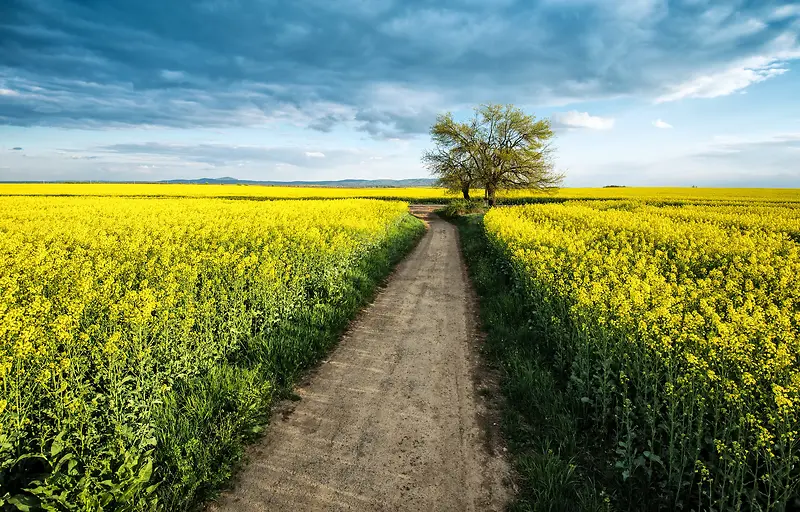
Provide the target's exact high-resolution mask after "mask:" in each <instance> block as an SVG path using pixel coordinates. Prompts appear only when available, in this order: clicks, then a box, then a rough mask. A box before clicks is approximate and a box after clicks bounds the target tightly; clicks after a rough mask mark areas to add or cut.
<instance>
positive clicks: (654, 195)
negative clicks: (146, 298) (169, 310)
mask: <svg viewBox="0 0 800 512" xmlns="http://www.w3.org/2000/svg"><path fill="white" fill-rule="evenodd" d="M7 195H51V196H62V195H63V196H153V197H224V198H250V199H336V198H373V199H388V200H403V201H408V202H412V203H445V202H448V201H451V200H453V199H458V198H460V197H461V194H451V193H448V192H447V191H446V190H445V189H442V188H425V187H414V188H335V187H279V186H260V185H190V184H168V183H138V184H129V183H0V196H7ZM471 196H472V197H473V198H476V199H481V198H482V197H483V191H482V190H473V191H472V192H471ZM498 197H499V201H500V202H503V203H508V204H514V203H526V202H548V201H564V200H572V199H584V200H588V199H638V200H648V201H655V200H657V201H662V202H673V203H686V202H690V203H692V202H698V201H700V202H704V201H713V202H717V201H728V202H737V201H738V202H742V201H744V202H749V201H759V202H789V203H797V202H800V190H798V189H768V188H764V189H755V188H749V189H747V188H726V189H720V188H685V187H684V188H677V187H673V188H670V187H658V188H646V187H631V188H627V187H610V188H562V189H560V190H558V191H556V192H553V193H541V192H531V191H528V190H511V191H503V192H501V193H500V194H499V195H498Z"/></svg>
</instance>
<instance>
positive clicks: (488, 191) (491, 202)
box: [486, 187, 495, 208]
mask: <svg viewBox="0 0 800 512" xmlns="http://www.w3.org/2000/svg"><path fill="white" fill-rule="evenodd" d="M494 192H495V191H494V188H490V187H487V188H486V195H487V197H488V198H489V208H491V207H492V206H494Z"/></svg>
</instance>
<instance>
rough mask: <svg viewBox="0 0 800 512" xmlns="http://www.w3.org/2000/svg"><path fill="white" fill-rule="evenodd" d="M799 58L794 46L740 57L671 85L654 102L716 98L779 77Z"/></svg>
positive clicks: (799, 53)
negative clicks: (714, 69)
mask: <svg viewBox="0 0 800 512" xmlns="http://www.w3.org/2000/svg"><path fill="white" fill-rule="evenodd" d="M796 58H800V47H798V46H796V45H795V46H794V47H793V48H791V49H787V50H784V51H781V52H777V53H775V54H774V55H761V56H756V57H751V58H748V59H744V60H741V61H739V62H737V63H735V64H733V65H731V66H730V67H728V68H726V69H723V70H721V71H715V72H711V73H707V74H704V75H699V76H696V77H694V78H692V79H690V80H687V81H685V82H683V83H680V84H678V85H676V86H673V87H671V88H670V89H671V90H670V92H667V93H665V94H662V95H661V96H659V97H657V98H656V100H655V102H656V103H666V102H670V101H677V100H682V99H685V98H717V97H719V96H728V95H730V94H733V93H735V92H739V91H743V90H744V89H746V88H747V87H749V86H751V85H753V84H757V83H759V82H763V81H764V80H768V79H770V78H773V77H776V76H780V75H782V74H784V73H786V72H787V71H788V70H789V69H788V67H787V66H786V63H787V61H789V60H792V59H796Z"/></svg>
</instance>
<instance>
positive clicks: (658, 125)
mask: <svg viewBox="0 0 800 512" xmlns="http://www.w3.org/2000/svg"><path fill="white" fill-rule="evenodd" d="M653 126H655V127H656V128H662V129H668V128H672V125H671V124H669V123H668V122H666V121H662V120H661V119H656V120H655V121H653Z"/></svg>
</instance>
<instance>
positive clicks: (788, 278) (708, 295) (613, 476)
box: [484, 189, 800, 510]
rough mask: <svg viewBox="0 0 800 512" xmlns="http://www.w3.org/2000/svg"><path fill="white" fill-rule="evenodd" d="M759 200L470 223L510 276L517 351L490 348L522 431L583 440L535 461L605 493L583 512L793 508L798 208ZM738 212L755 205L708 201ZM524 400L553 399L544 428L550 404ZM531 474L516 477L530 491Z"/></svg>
mask: <svg viewBox="0 0 800 512" xmlns="http://www.w3.org/2000/svg"><path fill="white" fill-rule="evenodd" d="M688 190H693V189H687V191H688ZM761 193H762V191H745V192H744V193H743V192H741V191H723V192H722V193H721V194H718V195H717V197H718V199H720V201H718V202H711V203H707V202H706V201H702V203H703V204H700V205H696V204H691V202H687V204H683V205H682V206H670V205H667V206H664V201H663V200H664V197H663V196H661V195H659V196H650V197H648V199H649V201H648V200H624V201H570V202H568V203H564V204H542V205H525V206H510V207H503V208H495V209H493V210H491V211H490V212H489V213H488V214H486V216H485V219H484V225H485V233H486V237H487V241H488V244H489V246H490V247H491V248H492V250H493V251H494V253H495V254H496V256H497V257H498V258H499V259H501V260H505V261H506V262H507V264H508V267H507V268H508V272H507V274H508V277H509V280H510V283H511V284H510V285H509V286H511V287H513V288H512V291H511V292H508V297H509V299H508V300H507V302H506V304H509V302H513V303H514V304H513V305H512V306H510V307H509V309H508V311H511V310H512V309H514V308H516V310H517V313H516V314H517V315H520V314H521V315H524V318H525V324H524V325H522V326H520V329H521V330H522V331H524V333H523V334H521V335H519V336H518V338H517V341H516V344H517V346H516V347H515V348H514V350H511V351H509V349H508V347H504V348H503V349H502V350H505V358H506V359H505V360H504V364H505V365H506V369H507V371H508V377H507V378H508V379H509V382H510V384H508V386H510V387H509V390H508V393H509V397H510V399H511V400H512V401H515V402H516V405H515V406H514V407H515V408H516V410H517V411H519V412H520V415H521V416H522V417H523V418H525V420H524V421H527V423H528V425H529V426H530V425H535V424H537V423H536V422H537V421H541V420H538V419H537V418H536V417H537V416H539V415H541V416H549V417H550V418H558V417H560V418H562V419H563V420H564V422H565V423H564V425H569V426H568V427H564V428H563V430H564V431H567V430H568V431H578V432H581V433H582V434H581V435H579V436H578V439H577V440H576V439H575V434H572V433H570V434H564V435H563V436H561V437H559V436H558V435H556V436H551V437H550V438H549V440H548V441H547V443H549V444H548V445H547V446H548V448H547V449H546V451H548V452H549V451H550V450H554V451H556V452H558V451H559V450H563V451H564V454H566V455H565V456H566V458H569V457H577V458H575V459H574V460H573V461H572V462H570V466H571V467H573V468H574V464H573V462H575V461H580V462H579V463H578V464H579V465H583V466H584V469H586V473H587V475H588V476H587V479H589V480H590V479H591V478H594V479H596V481H599V482H611V484H610V486H609V487H607V488H606V490H608V489H616V492H614V491H608V493H607V494H604V493H605V492H606V491H605V490H604V491H602V492H599V493H598V492H597V488H596V487H594V488H592V489H590V491H591V492H588V493H584V495H583V498H586V496H588V495H590V494H592V493H594V494H595V496H594V498H591V499H589V501H592V500H593V499H595V498H597V499H595V501H596V503H595V505H597V503H602V501H603V500H602V499H601V498H602V496H604V495H605V496H606V499H607V497H608V495H611V494H616V499H617V500H619V501H621V502H623V503H624V502H626V501H627V502H628V503H629V504H630V503H633V504H634V505H633V506H634V508H636V503H637V501H636V500H637V499H640V500H641V499H642V496H646V497H647V501H644V502H638V503H639V505H638V506H647V507H649V508H650V509H655V508H661V509H664V510H674V509H678V508H682V509H684V510H690V509H694V510H697V509H698V508H699V509H702V510H741V509H747V510H784V509H785V508H786V507H787V506H792V504H793V506H796V505H797V502H796V499H797V497H798V491H799V489H798V482H800V470H799V469H798V467H800V466H798V462H800V438H798V427H799V426H800V340H798V327H799V325H798V324H800V314H798V311H799V310H800V250H799V249H798V245H797V241H798V234H799V233H800V231H798V219H800V208H798V205H796V204H792V203H778V202H776V203H774V204H773V203H770V201H788V200H789V198H790V197H792V194H794V193H795V192H794V191H786V192H785V193H775V194H774V195H771V194H766V193H765V194H764V195H763V196H760V195H759V194H761ZM747 196H750V197H755V196H758V197H759V199H761V200H762V201H750V202H746V203H731V202H730V201H723V200H731V199H734V200H737V201H740V200H741V199H742V198H743V197H747ZM645 197H647V196H645ZM673 197H677V194H676V195H674V196H673ZM706 199H713V198H710V197H709V198H706ZM509 316H513V315H509ZM511 337H512V336H511V335H507V336H506V338H507V339H509V338H511ZM507 343H508V342H507ZM532 344H533V345H532ZM541 375H547V377H546V378H542V377H541ZM548 380H549V381H552V382H550V383H549V384H548V383H546V382H545V383H543V382H544V381H548ZM559 383H562V384H559ZM540 388H547V389H557V390H560V392H561V393H562V396H561V398H560V400H561V401H562V403H560V405H559V406H558V407H557V408H556V409H558V410H556V411H555V412H553V410H550V411H547V412H542V411H543V410H544V409H546V407H545V406H543V405H542V403H541V402H546V401H549V402H552V401H553V400H554V399H553V398H552V395H550V396H549V397H548V395H546V394H545V393H543V392H542V391H541V389H540ZM520 391H523V392H520ZM555 394H558V392H555ZM532 400H538V401H540V403H527V404H526V403H525V402H526V401H532ZM543 407H544V409H543ZM565 411H566V412H565ZM554 423H556V424H557V423H558V421H556V420H554ZM549 427H550V428H554V429H557V428H558V427H557V426H552V425H550V426H549ZM519 428H523V429H524V426H523V427H519ZM519 428H518V430H519ZM538 428H541V427H538ZM545 428H548V427H545ZM530 431H535V430H529V432H530ZM536 435H541V434H536ZM571 436H572V438H573V441H570V442H569V443H568V442H567V441H566V440H567V439H569V438H570V437H571ZM581 436H583V437H584V441H583V442H584V446H583V448H580V447H577V448H576V445H580V444H581V440H580V439H579V438H580V437H581ZM557 442H558V443H561V444H560V448H559V445H558V444H555V443H557ZM565 443H566V444H565ZM570 443H572V444H571V445H570V447H567V445H568V444H570ZM592 445H594V446H592ZM528 449H529V450H530V447H528ZM536 450H540V449H538V448H537V449H536ZM536 450H533V452H536ZM523 451H524V450H523ZM533 452H531V453H533ZM537 453H538V455H534V457H541V450H540V451H538V452H537ZM581 453H583V454H584V455H585V456H583V458H581V455H580V454H581ZM589 453H590V454H591V455H586V454H589ZM564 454H562V455H564ZM576 454H578V455H576ZM541 461H542V459H541V458H540V459H536V460H534V462H533V463H531V461H530V459H529V460H528V462H527V464H528V467H523V468H522V469H521V471H522V473H523V474H524V473H525V472H526V471H527V472H528V473H529V474H530V475H532V476H531V481H532V482H534V483H532V484H531V485H532V486H539V487H540V488H541V487H542V486H543V485H544V484H543V483H542V481H541V478H540V477H541V474H538V475H539V476H536V475H537V472H536V471H538V470H537V469H536V468H537V467H539V469H541V467H540V466H537V464H540V463H541ZM599 461H602V462H599ZM523 466H524V464H523ZM532 467H533V468H534V469H531V468H532ZM540 473H541V472H540ZM537 478H539V480H538V481H537ZM587 481H588V480H587ZM589 487H592V486H591V485H590V486H589ZM531 492H534V491H531ZM575 499H576V500H577V498H575ZM578 501H579V500H577V501H575V503H577V502H578ZM584 504H585V503H584ZM576 506H577V505H576ZM593 506H594V505H593ZM593 506H592V507H593ZM598 506H599V505H598ZM592 507H590V506H588V505H587V508H592Z"/></svg>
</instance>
